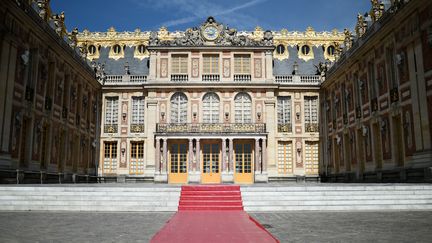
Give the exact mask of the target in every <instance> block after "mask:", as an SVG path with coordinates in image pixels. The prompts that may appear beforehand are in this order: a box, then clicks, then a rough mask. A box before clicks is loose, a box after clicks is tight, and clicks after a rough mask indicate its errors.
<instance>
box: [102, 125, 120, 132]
mask: <svg viewBox="0 0 432 243" xmlns="http://www.w3.org/2000/svg"><path fill="white" fill-rule="evenodd" d="M117 132H118V125H117V124H109V125H105V126H104V133H117Z"/></svg>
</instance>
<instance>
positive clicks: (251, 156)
mask: <svg viewBox="0 0 432 243" xmlns="http://www.w3.org/2000/svg"><path fill="white" fill-rule="evenodd" d="M77 37H78V43H79V44H80V45H83V46H85V47H86V49H87V58H88V59H89V60H90V61H92V63H93V67H94V68H95V70H96V73H97V77H98V78H99V80H100V81H101V82H103V84H104V85H103V107H102V110H103V114H102V124H101V141H100V160H99V167H98V174H99V175H100V176H102V177H105V178H107V179H108V178H111V177H117V178H118V177H123V178H126V179H131V180H154V181H156V182H168V183H225V182H226V183H230V182H234V183H254V182H267V181H269V180H297V179H302V180H304V179H313V180H317V179H318V178H319V156H318V155H319V133H318V132H319V130H318V124H319V120H318V118H319V115H318V114H319V88H320V85H321V81H322V79H323V78H324V77H323V76H322V75H321V72H319V73H317V68H318V69H319V67H321V68H323V67H324V68H325V63H326V62H327V65H328V64H329V63H330V62H331V61H333V60H334V59H335V56H336V54H337V53H336V52H337V50H338V48H337V47H338V46H339V45H341V44H342V43H343V40H344V35H343V33H340V32H338V31H336V30H334V31H332V32H316V31H314V30H313V29H312V28H308V29H307V30H306V31H305V32H289V31H287V30H285V29H284V30H281V31H263V30H262V29H261V28H260V27H257V28H256V29H255V30H254V31H252V32H246V31H237V30H236V29H232V28H229V27H228V26H226V25H224V24H221V23H219V22H217V21H216V20H215V19H214V18H212V17H209V18H208V19H207V20H206V21H205V22H204V23H203V24H201V25H200V26H197V27H193V28H189V29H187V30H185V31H176V32H169V31H168V30H167V29H166V28H163V27H162V28H160V29H159V31H154V32H150V31H144V32H143V31H141V30H139V29H137V30H135V31H133V32H116V31H115V29H114V28H110V29H109V30H108V31H107V32H89V31H87V30H85V31H83V32H81V33H79V34H78V36H77ZM320 70H321V69H320ZM322 71H323V70H322Z"/></svg>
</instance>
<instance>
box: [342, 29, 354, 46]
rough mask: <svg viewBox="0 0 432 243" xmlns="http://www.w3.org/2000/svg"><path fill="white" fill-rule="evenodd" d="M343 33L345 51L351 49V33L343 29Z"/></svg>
mask: <svg viewBox="0 0 432 243" xmlns="http://www.w3.org/2000/svg"><path fill="white" fill-rule="evenodd" d="M343 33H344V35H345V39H344V46H345V49H346V50H348V49H350V48H351V47H352V34H351V31H349V30H348V29H344V32H343Z"/></svg>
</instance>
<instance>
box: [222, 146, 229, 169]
mask: <svg viewBox="0 0 432 243" xmlns="http://www.w3.org/2000/svg"><path fill="white" fill-rule="evenodd" d="M226 163H227V161H226V138H222V171H223V172H225V171H227V167H228V166H227V164H226Z"/></svg>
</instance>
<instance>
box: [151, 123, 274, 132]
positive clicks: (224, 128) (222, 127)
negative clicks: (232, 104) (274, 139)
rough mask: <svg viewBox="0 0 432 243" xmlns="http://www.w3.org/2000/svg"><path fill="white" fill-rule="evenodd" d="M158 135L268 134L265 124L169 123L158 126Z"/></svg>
mask: <svg viewBox="0 0 432 243" xmlns="http://www.w3.org/2000/svg"><path fill="white" fill-rule="evenodd" d="M156 133H162V134H169V133H171V134H190V133H200V134H229V133H235V134H239V133H247V134H250V133H254V134H257V133H258V134H263V133H266V126H265V124H258V123H226V124H225V123H194V124H192V123H168V124H161V123H158V124H157V125H156Z"/></svg>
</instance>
